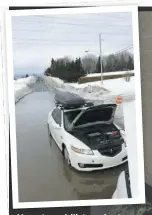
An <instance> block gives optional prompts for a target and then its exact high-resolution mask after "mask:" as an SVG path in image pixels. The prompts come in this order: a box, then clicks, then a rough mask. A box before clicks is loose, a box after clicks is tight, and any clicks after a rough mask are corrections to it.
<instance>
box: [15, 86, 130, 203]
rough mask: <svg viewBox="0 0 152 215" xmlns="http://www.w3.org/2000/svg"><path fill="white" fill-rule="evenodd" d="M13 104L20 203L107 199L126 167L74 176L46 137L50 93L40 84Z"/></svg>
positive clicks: (51, 99) (125, 165)
mask: <svg viewBox="0 0 152 215" xmlns="http://www.w3.org/2000/svg"><path fill="white" fill-rule="evenodd" d="M34 89H35V90H34V92H33V93H32V94H29V95H27V96H25V97H24V98H23V99H22V100H20V101H19V103H17V104H16V135H17V164H18V189H19V201H20V202H37V201H60V200H85V199H107V198H108V199H109V198H111V196H112V194H113V192H114V190H115V187H116V183H117V178H118V175H119V174H120V172H121V171H123V170H124V169H126V168H127V164H124V165H121V166H119V167H115V168H112V169H109V170H102V171H96V172H78V171H76V170H74V169H73V168H69V167H68V166H66V164H64V160H63V157H62V154H61V153H60V151H59V149H58V147H57V146H56V144H55V142H54V140H53V139H51V137H50V136H49V135H48V127H47V116H48V113H49V111H50V109H51V108H52V106H53V105H54V95H53V92H51V91H49V92H48V91H47V88H46V87H45V86H44V85H43V84H42V83H40V82H38V83H36V84H35V87H34Z"/></svg>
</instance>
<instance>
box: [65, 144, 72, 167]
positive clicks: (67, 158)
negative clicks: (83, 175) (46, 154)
mask: <svg viewBox="0 0 152 215" xmlns="http://www.w3.org/2000/svg"><path fill="white" fill-rule="evenodd" d="M63 156H64V160H65V162H66V164H67V165H68V166H71V162H70V157H69V153H68V150H67V148H66V147H64V149H63Z"/></svg>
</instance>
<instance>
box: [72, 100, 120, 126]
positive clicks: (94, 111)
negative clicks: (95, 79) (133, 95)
mask: <svg viewBox="0 0 152 215" xmlns="http://www.w3.org/2000/svg"><path fill="white" fill-rule="evenodd" d="M116 107H117V105H116V104H102V105H98V106H91V107H88V108H86V109H85V110H83V111H82V112H81V113H80V114H78V116H77V117H76V118H75V119H74V121H73V123H72V125H71V128H73V127H83V126H85V125H88V126H89V125H93V124H101V123H112V122H113V120H114V115H115V111H116Z"/></svg>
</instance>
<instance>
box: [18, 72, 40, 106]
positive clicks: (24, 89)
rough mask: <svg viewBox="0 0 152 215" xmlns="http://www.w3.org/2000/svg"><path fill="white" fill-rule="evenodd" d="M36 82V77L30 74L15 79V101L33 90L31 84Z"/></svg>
mask: <svg viewBox="0 0 152 215" xmlns="http://www.w3.org/2000/svg"><path fill="white" fill-rule="evenodd" d="M35 82H36V77H34V76H30V77H27V78H20V79H17V80H14V90H15V103H17V102H18V101H19V100H20V99H21V98H23V97H24V96H25V95H27V94H29V93H31V92H32V88H31V86H32V85H33V84H34V83H35Z"/></svg>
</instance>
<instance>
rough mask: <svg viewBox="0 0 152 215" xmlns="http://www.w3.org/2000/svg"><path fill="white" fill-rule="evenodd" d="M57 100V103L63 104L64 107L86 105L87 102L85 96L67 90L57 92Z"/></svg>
mask: <svg viewBox="0 0 152 215" xmlns="http://www.w3.org/2000/svg"><path fill="white" fill-rule="evenodd" d="M55 101H56V104H57V105H61V106H63V107H64V108H77V107H81V106H83V105H85V103H86V101H85V99H84V98H82V97H80V96H79V95H77V94H74V93H70V92H67V91H66V92H65V91H59V92H57V93H56V95H55Z"/></svg>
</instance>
